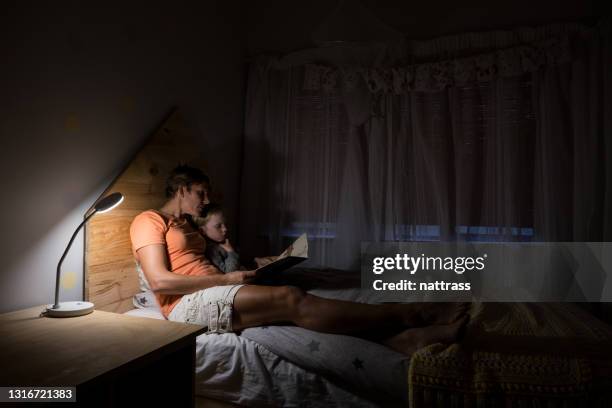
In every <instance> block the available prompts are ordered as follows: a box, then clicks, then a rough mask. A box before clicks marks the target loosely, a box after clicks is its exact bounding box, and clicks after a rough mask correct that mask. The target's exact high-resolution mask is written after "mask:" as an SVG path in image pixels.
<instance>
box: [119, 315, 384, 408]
mask: <svg viewBox="0 0 612 408" xmlns="http://www.w3.org/2000/svg"><path fill="white" fill-rule="evenodd" d="M125 314H127V315H131V316H139V317H148V318H157V319H163V316H162V315H161V313H160V312H159V311H158V310H155V309H153V308H143V309H133V310H130V311H128V312H126V313H125ZM195 392H196V395H200V396H204V397H208V398H214V399H218V400H222V401H229V402H232V403H236V404H240V405H245V406H254V407H276V406H283V407H298V406H299V407H330V406H331V407H334V406H351V407H375V406H377V405H376V404H375V403H373V402H371V401H369V400H367V399H365V398H363V397H360V396H358V395H355V394H354V393H351V392H350V391H348V390H346V389H344V388H342V387H341V386H339V385H337V384H334V383H332V382H330V381H329V380H327V379H325V378H324V377H322V376H320V375H318V374H315V373H312V372H309V371H307V370H305V369H303V368H301V367H299V366H297V365H295V364H293V363H291V362H289V361H287V360H284V359H283V358H281V357H279V356H278V355H276V354H274V353H272V352H271V351H269V350H267V349H266V348H264V347H262V346H260V345H259V344H257V343H255V342H253V341H251V340H248V339H246V338H243V337H241V336H237V335H235V334H233V333H226V334H202V335H200V336H198V337H197V339H196V385H195Z"/></svg>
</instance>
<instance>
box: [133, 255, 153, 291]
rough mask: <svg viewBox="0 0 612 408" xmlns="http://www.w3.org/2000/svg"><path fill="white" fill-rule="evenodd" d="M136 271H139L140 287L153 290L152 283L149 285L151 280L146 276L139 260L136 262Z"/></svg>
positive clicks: (141, 289)
mask: <svg viewBox="0 0 612 408" xmlns="http://www.w3.org/2000/svg"><path fill="white" fill-rule="evenodd" d="M136 271H137V272H138V286H139V287H140V291H141V292H146V291H151V285H149V281H148V280H147V277H146V276H145V274H144V272H143V271H142V268H141V267H140V264H139V263H138V262H136Z"/></svg>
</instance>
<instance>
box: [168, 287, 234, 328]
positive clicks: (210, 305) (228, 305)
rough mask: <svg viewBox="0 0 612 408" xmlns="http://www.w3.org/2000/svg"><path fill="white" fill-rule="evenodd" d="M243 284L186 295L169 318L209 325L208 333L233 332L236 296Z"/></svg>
mask: <svg viewBox="0 0 612 408" xmlns="http://www.w3.org/2000/svg"><path fill="white" fill-rule="evenodd" d="M243 286H244V285H227V286H213V287H212V288H207V289H202V290H198V291H197V292H193V293H191V294H189V295H184V296H183V298H182V299H181V300H180V301H179V302H178V303H177V304H176V306H174V308H173V309H172V311H171V312H170V314H169V315H168V320H172V321H175V322H182V323H192V324H201V325H204V326H207V327H208V330H207V332H208V333H227V332H231V331H232V312H233V309H234V297H235V296H236V293H237V292H238V289H240V288H241V287H243Z"/></svg>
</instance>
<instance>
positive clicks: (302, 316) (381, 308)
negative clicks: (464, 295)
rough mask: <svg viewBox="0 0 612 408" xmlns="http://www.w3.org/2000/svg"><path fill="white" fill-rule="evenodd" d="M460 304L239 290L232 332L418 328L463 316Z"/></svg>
mask: <svg viewBox="0 0 612 408" xmlns="http://www.w3.org/2000/svg"><path fill="white" fill-rule="evenodd" d="M465 309H466V306H465V305H464V304H436V303H433V304H417V303H411V304H386V305H370V304H364V303H355V302H346V301H341V300H330V299H323V298H320V297H317V296H313V295H310V294H306V293H304V292H303V291H302V290H301V289H298V288H294V287H290V286H257V285H248V286H244V287H242V288H241V289H240V290H239V291H238V293H237V294H236V297H235V299H234V320H233V325H234V327H235V328H236V329H238V330H239V329H242V328H246V327H253V326H260V325H263V324H272V323H292V324H295V325H296V326H300V327H304V328H307V329H311V330H315V331H320V332H327V333H359V332H363V331H366V330H368V329H372V328H385V327H419V326H424V325H429V324H445V323H451V322H453V321H456V320H457V319H459V318H460V317H461V316H462V315H463V314H465Z"/></svg>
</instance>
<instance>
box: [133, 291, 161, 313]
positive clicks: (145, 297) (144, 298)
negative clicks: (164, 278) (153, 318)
mask: <svg viewBox="0 0 612 408" xmlns="http://www.w3.org/2000/svg"><path fill="white" fill-rule="evenodd" d="M132 303H133V304H134V307H135V308H137V309H159V306H158V305H157V299H156V298H155V295H154V294H153V292H152V291H150V290H146V291H144V292H140V293H137V294H135V295H134V297H133V298H132Z"/></svg>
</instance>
